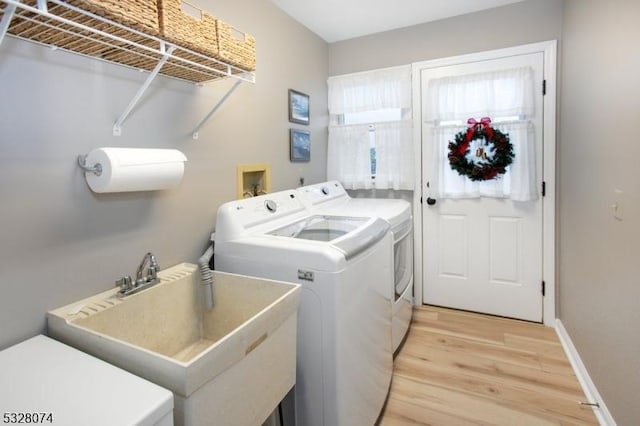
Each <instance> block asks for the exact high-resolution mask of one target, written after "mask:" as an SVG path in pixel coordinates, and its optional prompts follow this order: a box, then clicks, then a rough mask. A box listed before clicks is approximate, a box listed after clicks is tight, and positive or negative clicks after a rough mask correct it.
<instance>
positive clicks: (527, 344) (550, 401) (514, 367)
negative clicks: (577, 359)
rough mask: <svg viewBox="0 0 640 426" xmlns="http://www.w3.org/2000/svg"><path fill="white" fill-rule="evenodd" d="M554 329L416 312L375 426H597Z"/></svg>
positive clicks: (445, 311) (425, 309)
mask: <svg viewBox="0 0 640 426" xmlns="http://www.w3.org/2000/svg"><path fill="white" fill-rule="evenodd" d="M578 401H585V397H584V394H583V392H582V390H581V388H580V385H579V384H578V379H577V378H576V377H575V375H574V373H573V370H572V369H571V365H570V364H569V361H568V360H567V358H566V356H565V354H564V351H563V349H562V346H561V344H560V342H559V340H558V337H557V336H556V333H555V331H554V330H553V329H552V328H549V327H545V326H543V325H539V324H532V323H528V322H524V321H517V320H510V319H505V318H497V317H492V316H488V315H481V314H474V313H469V312H462V311H456V310H450V309H444V308H436V307H429V306H420V307H416V308H415V309H414V312H413V322H412V324H411V328H410V331H409V334H408V335H407V339H406V341H405V342H404V345H403V347H402V348H401V349H400V352H399V353H398V355H397V357H396V359H395V362H394V368H393V382H392V385H391V391H390V393H389V398H388V400H387V405H386V407H385V409H384V411H383V414H382V416H381V418H380V421H379V424H380V425H383V426H391V425H446V426H457V425H509V426H519V425H536V426H537V425H590V424H594V425H597V424H598V422H597V421H596V418H595V416H594V414H593V412H592V410H591V409H590V408H588V407H581V406H580V405H579V404H578Z"/></svg>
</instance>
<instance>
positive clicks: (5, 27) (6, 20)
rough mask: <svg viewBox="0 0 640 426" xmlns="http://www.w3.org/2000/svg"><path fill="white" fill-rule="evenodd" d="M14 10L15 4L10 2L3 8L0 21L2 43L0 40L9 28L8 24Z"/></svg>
mask: <svg viewBox="0 0 640 426" xmlns="http://www.w3.org/2000/svg"><path fill="white" fill-rule="evenodd" d="M15 11H16V5H15V4H12V3H7V6H6V7H5V9H4V16H2V20H1V21H0V44H2V40H4V36H5V35H6V34H7V31H8V30H9V24H10V23H11V20H12V19H13V14H14V13H15Z"/></svg>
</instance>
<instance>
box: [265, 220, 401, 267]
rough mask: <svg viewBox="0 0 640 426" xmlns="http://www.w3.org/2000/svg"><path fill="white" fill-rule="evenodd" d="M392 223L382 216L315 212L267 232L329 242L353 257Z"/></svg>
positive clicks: (376, 238) (382, 234) (379, 238)
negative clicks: (337, 214) (354, 215)
mask: <svg viewBox="0 0 640 426" xmlns="http://www.w3.org/2000/svg"><path fill="white" fill-rule="evenodd" d="M388 230H389V224H388V223H386V222H385V221H384V220H382V219H379V218H368V217H349V216H332V215H312V216H309V217H306V218H304V219H300V220H297V221H295V222H293V223H290V224H288V225H286V226H283V227H280V228H278V229H275V230H273V231H271V232H268V233H267V235H273V236H279V237H288V238H295V239H299V240H312V241H321V242H325V243H330V244H331V246H333V247H336V248H338V249H339V250H340V251H341V252H342V253H343V254H344V256H345V258H346V259H350V258H352V257H354V256H356V255H358V254H359V253H361V252H363V251H365V250H367V249H368V248H369V247H371V246H372V245H373V244H375V243H376V242H378V241H380V240H381V239H382V238H383V237H384V235H385V234H386V233H387V231H388Z"/></svg>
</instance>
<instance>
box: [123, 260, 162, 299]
mask: <svg viewBox="0 0 640 426" xmlns="http://www.w3.org/2000/svg"><path fill="white" fill-rule="evenodd" d="M147 262H148V263H149V266H148V267H147V269H146V275H145V266H146V265H147ZM158 271H160V266H158V262H157V261H156V257H155V256H154V255H153V254H152V253H147V254H145V255H144V257H143V258H142V262H140V266H138V270H137V271H136V280H135V281H133V280H132V279H131V276H130V275H125V276H124V277H122V278H120V279H118V280H117V281H116V287H120V291H119V292H118V296H120V297H124V296H128V295H130V294H134V293H137V292H139V291H140V290H143V289H145V288H147V287H151V286H152V285H155V284H157V283H159V282H160V279H159V278H158Z"/></svg>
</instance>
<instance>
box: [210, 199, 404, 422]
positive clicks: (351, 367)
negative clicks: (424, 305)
mask: <svg viewBox="0 0 640 426" xmlns="http://www.w3.org/2000/svg"><path fill="white" fill-rule="evenodd" d="M214 239H215V250H214V262H215V269H218V270H221V271H227V272H235V273H241V274H246V275H253V276H258V277H264V278H271V279H277V280H282V281H289V282H295V283H298V284H301V285H302V297H301V303H300V309H299V313H298V335H297V338H298V341H297V351H298V353H297V376H296V385H295V392H294V394H295V412H296V414H295V416H296V424H297V425H299V426H316V425H325V426H351V425H353V426H362V425H373V424H374V423H375V421H376V419H377V417H378V415H379V414H380V412H381V410H382V407H383V405H384V402H385V399H386V396H387V393H388V390H389V385H390V383H391V374H392V366H393V357H392V348H391V321H390V318H391V312H390V311H391V309H390V307H391V304H390V300H391V297H392V294H391V291H390V288H389V287H388V286H387V283H388V280H390V279H392V276H393V266H392V264H391V261H390V256H391V251H392V250H393V240H392V235H391V233H390V228H389V224H388V223H387V222H385V221H384V220H381V219H379V218H366V217H346V216H331V215H313V214H311V213H310V210H309V209H308V208H307V207H306V206H305V205H304V204H303V203H302V202H301V201H300V200H299V198H298V196H297V193H296V191H294V190H291V191H283V192H278V193H272V194H268V195H263V196H258V197H253V198H248V199H244V200H238V201H233V202H229V203H226V204H224V205H222V206H221V207H220V208H219V210H218V216H217V220H216V232H215V235H214ZM214 285H215V284H214ZM289 424H291V423H289Z"/></svg>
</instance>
